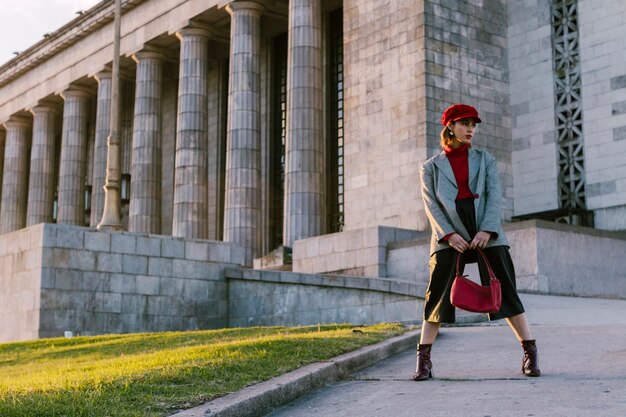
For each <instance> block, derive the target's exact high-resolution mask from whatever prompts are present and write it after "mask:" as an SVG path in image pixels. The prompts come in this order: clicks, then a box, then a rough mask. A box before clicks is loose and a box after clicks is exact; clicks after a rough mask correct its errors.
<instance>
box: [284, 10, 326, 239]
mask: <svg viewBox="0 0 626 417" xmlns="http://www.w3.org/2000/svg"><path fill="white" fill-rule="evenodd" d="M321 19H322V18H321V10H320V0H290V1H289V34H288V58H287V66H288V69H287V129H286V155H285V215H284V238H283V244H284V245H285V246H289V247H291V246H293V242H294V241H296V240H298V239H303V238H307V237H311V236H317V235H319V234H320V233H321V231H322V230H321V225H322V192H323V184H322V168H323V165H324V161H323V149H324V147H323V131H322V110H323V107H322V103H323V101H322V36H321V25H322V22H321Z"/></svg>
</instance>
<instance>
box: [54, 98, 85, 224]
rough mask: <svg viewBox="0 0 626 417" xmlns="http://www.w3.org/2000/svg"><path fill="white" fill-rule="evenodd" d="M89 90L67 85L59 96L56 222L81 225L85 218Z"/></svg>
mask: <svg viewBox="0 0 626 417" xmlns="http://www.w3.org/2000/svg"><path fill="white" fill-rule="evenodd" d="M90 95H91V94H90V92H89V91H88V90H85V89H81V88H79V87H70V88H69V89H67V90H65V91H64V92H63V93H62V94H61V96H62V97H63V98H64V99H65V104H64V106H63V134H62V139H61V161H60V167H59V168H60V169H59V211H58V215H57V223H59V224H73V225H78V226H82V225H83V224H84V221H85V170H86V169H87V163H86V156H87V155H86V152H87V135H88V132H87V120H88V119H87V118H88V117H89V97H90Z"/></svg>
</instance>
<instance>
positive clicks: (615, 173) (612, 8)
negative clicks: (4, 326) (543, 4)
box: [578, 0, 626, 230]
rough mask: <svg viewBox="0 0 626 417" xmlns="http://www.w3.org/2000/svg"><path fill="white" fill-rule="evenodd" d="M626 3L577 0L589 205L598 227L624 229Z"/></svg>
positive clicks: (625, 182)
mask: <svg viewBox="0 0 626 417" xmlns="http://www.w3.org/2000/svg"><path fill="white" fill-rule="evenodd" d="M624 10H625V9H624V3H623V2H622V1H620V0H610V1H604V2H601V3H598V2H595V1H592V0H578V16H579V28H580V34H579V36H580V55H581V58H582V60H581V63H580V66H581V73H582V105H583V122H584V125H583V133H584V135H585V174H586V178H585V180H586V187H585V192H586V197H587V206H588V208H589V209H590V210H593V211H594V214H595V226H596V227H597V228H600V229H608V230H625V229H626V163H625V162H624V161H626V55H625V54H624V43H623V39H625V38H626V25H625V23H626V13H624Z"/></svg>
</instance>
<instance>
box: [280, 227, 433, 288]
mask: <svg viewBox="0 0 626 417" xmlns="http://www.w3.org/2000/svg"><path fill="white" fill-rule="evenodd" d="M422 235H424V233H423V232H418V231H415V230H407V229H397V228H393V227H384V226H376V227H368V228H364V229H358V230H351V231H348V232H342V233H333V234H329V235H323V236H317V237H312V238H309V239H302V240H297V241H296V242H295V244H294V247H293V254H292V258H293V271H294V272H302V273H308V274H317V273H341V274H350V275H359V276H366V277H386V276H387V275H388V274H387V268H388V266H389V262H388V260H387V245H388V244H390V243H391V242H398V241H403V240H411V239H415V238H417V237H419V236H422Z"/></svg>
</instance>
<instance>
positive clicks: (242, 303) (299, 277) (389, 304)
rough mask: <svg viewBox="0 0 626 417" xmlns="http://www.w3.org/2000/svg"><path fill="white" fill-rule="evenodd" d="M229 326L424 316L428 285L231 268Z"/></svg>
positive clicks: (397, 319) (360, 321) (377, 320)
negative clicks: (424, 301)
mask: <svg viewBox="0 0 626 417" xmlns="http://www.w3.org/2000/svg"><path fill="white" fill-rule="evenodd" d="M226 278H227V280H228V306H229V307H228V325H229V327H240V326H241V327H247V326H298V325H311V324H324V323H352V324H373V323H383V322H407V321H409V322H414V321H419V320H421V316H422V310H423V298H424V291H425V287H424V286H421V285H417V284H415V283H410V282H407V281H401V280H388V279H379V278H365V277H350V276H335V275H311V274H296V273H292V272H278V271H255V270H248V269H228V270H226Z"/></svg>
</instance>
